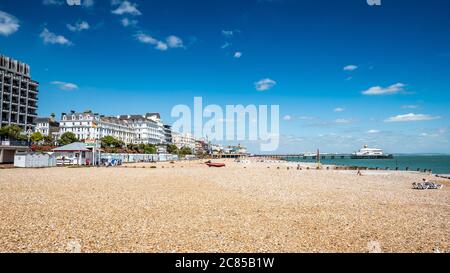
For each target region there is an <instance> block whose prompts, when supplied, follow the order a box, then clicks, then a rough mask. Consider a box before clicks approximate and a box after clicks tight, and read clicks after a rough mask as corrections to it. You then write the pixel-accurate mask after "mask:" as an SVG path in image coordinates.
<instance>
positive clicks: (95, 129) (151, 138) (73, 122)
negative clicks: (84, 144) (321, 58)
mask: <svg viewBox="0 0 450 273" xmlns="http://www.w3.org/2000/svg"><path fill="white" fill-rule="evenodd" d="M66 132H71V133H74V134H75V135H76V137H77V138H78V139H80V140H100V139H101V138H103V137H105V136H112V137H114V138H116V139H119V140H122V141H123V142H124V143H126V144H154V145H159V144H165V134H164V124H163V123H162V121H161V117H160V115H159V114H157V113H148V114H146V115H143V116H141V115H121V116H118V117H105V116H101V115H99V114H96V113H92V112H91V111H87V112H84V113H76V112H75V111H71V112H70V113H69V114H66V113H63V114H62V115H61V122H60V132H59V133H60V135H62V134H64V133H66Z"/></svg>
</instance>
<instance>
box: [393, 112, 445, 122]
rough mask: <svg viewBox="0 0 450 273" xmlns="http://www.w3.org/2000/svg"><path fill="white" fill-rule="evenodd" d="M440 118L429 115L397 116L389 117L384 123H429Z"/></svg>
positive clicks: (411, 114)
mask: <svg viewBox="0 0 450 273" xmlns="http://www.w3.org/2000/svg"><path fill="white" fill-rule="evenodd" d="M440 118H441V117H440V116H431V115H424V114H414V113H410V114H406V115H398V116H394V117H390V118H388V119H386V120H385V121H384V122H411V121H429V120H436V119H440Z"/></svg>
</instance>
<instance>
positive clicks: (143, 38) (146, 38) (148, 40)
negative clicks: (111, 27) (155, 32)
mask: <svg viewBox="0 0 450 273" xmlns="http://www.w3.org/2000/svg"><path fill="white" fill-rule="evenodd" d="M135 38H136V40H138V41H139V42H141V43H144V44H150V45H154V46H155V49H157V50H160V51H166V50H167V49H169V45H168V44H166V43H165V42H162V41H160V40H158V39H155V38H153V37H152V36H150V35H148V34H145V33H142V32H141V33H137V34H136V35H135Z"/></svg>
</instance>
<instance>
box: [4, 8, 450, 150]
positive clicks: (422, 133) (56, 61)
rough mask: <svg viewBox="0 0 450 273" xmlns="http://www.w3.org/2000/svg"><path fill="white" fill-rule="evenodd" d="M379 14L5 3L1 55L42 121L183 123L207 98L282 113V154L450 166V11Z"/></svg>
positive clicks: (365, 10) (355, 10)
mask: <svg viewBox="0 0 450 273" xmlns="http://www.w3.org/2000/svg"><path fill="white" fill-rule="evenodd" d="M381 3H382V5H381V6H369V5H368V4H367V3H366V0H345V1H344V0H343V1H332V0H315V1H312V0H310V1H306V0H305V1H300V0H298V1H295V0H239V1H238V0H228V1H225V0H223V1H222V0H211V1H206V0H203V1H200V0H193V1H181V0H177V1H176V0H152V1H142V0H130V1H119V0H113V1H110V0H90V1H87V0H85V1H82V5H81V6H69V5H67V3H65V1H64V0H32V1H30V0H1V1H0V54H4V55H7V56H11V57H13V58H15V59H19V60H21V61H24V62H26V63H28V64H30V66H31V73H32V77H33V78H34V79H35V80H37V81H39V82H40V83H41V86H40V90H41V91H40V101H39V114H40V115H42V116H46V115H49V114H50V113H52V112H55V113H57V114H58V115H59V114H60V113H61V112H67V111H69V110H71V109H74V110H79V111H82V110H85V109H92V110H94V111H95V112H99V113H102V114H106V115H117V114H124V113H132V114H136V113H145V112H160V113H161V114H162V116H163V118H164V120H165V121H166V122H167V123H171V122H173V121H174V119H172V118H171V117H170V111H171V109H172V107H173V106H174V105H176V104H188V105H192V104H193V98H194V96H202V97H203V100H204V103H205V104H219V105H222V106H225V105H226V104H244V105H248V104H256V105H259V104H268V105H274V104H276V105H280V109H281V117H282V121H281V125H280V131H281V134H282V137H281V145H280V148H279V150H278V152H283V153H284V152H303V151H314V150H315V149H316V148H320V149H321V150H323V151H327V152H352V151H354V150H356V149H358V148H359V147H360V146H362V145H364V144H369V145H371V146H376V147H380V148H384V149H385V150H386V151H387V152H396V153H399V152H412V153H416V152H445V153H450V145H449V138H450V134H449V119H448V118H449V114H450V110H449V109H450V107H449V104H450V103H449V99H450V16H448V11H449V10H450V2H449V1H447V0H431V1H412V0H409V1H407V0H396V1H393V0H382V1H381ZM261 80H266V82H267V83H269V84H268V86H266V87H267V88H259V89H265V90H257V89H258V88H257V86H256V84H255V83H257V82H259V81H261ZM245 144H246V145H248V146H249V147H250V148H251V150H252V151H254V152H257V147H258V146H257V145H253V143H245Z"/></svg>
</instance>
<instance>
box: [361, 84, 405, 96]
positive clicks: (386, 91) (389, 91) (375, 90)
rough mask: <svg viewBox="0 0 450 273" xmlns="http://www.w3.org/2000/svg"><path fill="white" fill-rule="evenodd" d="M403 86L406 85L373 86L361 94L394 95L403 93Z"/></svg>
mask: <svg viewBox="0 0 450 273" xmlns="http://www.w3.org/2000/svg"><path fill="white" fill-rule="evenodd" d="M405 86H406V85H405V84H403V83H396V84H393V85H391V86H389V87H381V86H374V87H371V88H369V89H367V90H365V91H362V94H364V95H368V96H377V95H394V94H398V93H401V92H403V91H404V90H405Z"/></svg>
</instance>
